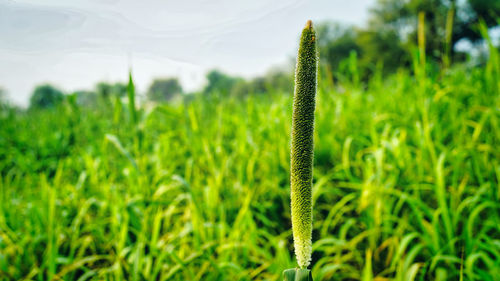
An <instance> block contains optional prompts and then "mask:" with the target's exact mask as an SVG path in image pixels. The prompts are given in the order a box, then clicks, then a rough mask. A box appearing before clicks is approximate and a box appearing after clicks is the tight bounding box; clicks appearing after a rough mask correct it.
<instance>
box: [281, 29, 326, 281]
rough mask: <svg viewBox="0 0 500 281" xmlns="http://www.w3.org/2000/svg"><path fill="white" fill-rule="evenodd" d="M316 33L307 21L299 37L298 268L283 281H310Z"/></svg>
mask: <svg viewBox="0 0 500 281" xmlns="http://www.w3.org/2000/svg"><path fill="white" fill-rule="evenodd" d="M317 60H318V59H317V53H316V34H315V32H314V29H313V26H312V22H311V21H310V20H309V21H307V24H306V26H305V27H304V29H303V30H302V35H301V37H300V45H299V51H298V54H297V66H296V69H295V92H294V97H293V117H292V148H291V168H290V170H291V178H290V190H291V211H292V231H293V242H294V248H295V256H296V257H297V263H298V265H299V268H297V269H287V270H285V271H284V272H283V275H284V280H290V281H291V280H297V281H299V280H312V276H311V272H310V270H309V269H307V267H308V266H309V264H310V262H311V252H312V198H311V194H312V168H313V134H314V108H315V104H316V102H315V99H316V84H317V78H316V77H317V65H318V62H317Z"/></svg>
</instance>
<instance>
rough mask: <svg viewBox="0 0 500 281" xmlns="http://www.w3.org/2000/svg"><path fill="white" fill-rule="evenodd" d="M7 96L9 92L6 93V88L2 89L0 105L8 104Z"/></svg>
mask: <svg viewBox="0 0 500 281" xmlns="http://www.w3.org/2000/svg"><path fill="white" fill-rule="evenodd" d="M6 96H7V92H6V91H5V89H4V88H2V87H0V104H2V103H5V102H6Z"/></svg>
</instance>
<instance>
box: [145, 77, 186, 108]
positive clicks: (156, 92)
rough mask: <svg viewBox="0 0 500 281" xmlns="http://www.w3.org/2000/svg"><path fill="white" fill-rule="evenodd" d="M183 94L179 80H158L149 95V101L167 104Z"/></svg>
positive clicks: (150, 87)
mask: <svg viewBox="0 0 500 281" xmlns="http://www.w3.org/2000/svg"><path fill="white" fill-rule="evenodd" d="M180 94H182V86H181V84H180V83H179V80H178V79H177V78H166V79H156V80H154V81H153V83H152V84H151V86H149V90H148V93H147V96H148V99H149V100H152V101H156V102H166V101H170V100H172V99H173V98H174V97H175V96H178V95H180Z"/></svg>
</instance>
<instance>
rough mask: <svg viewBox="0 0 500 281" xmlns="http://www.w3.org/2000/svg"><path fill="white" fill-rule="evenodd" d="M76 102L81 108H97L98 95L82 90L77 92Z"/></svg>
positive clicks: (75, 93) (75, 94)
mask: <svg viewBox="0 0 500 281" xmlns="http://www.w3.org/2000/svg"><path fill="white" fill-rule="evenodd" d="M73 94H74V96H75V99H76V100H75V102H76V104H77V105H80V106H95V105H96V104H97V100H98V99H97V94H96V93H95V92H93V91H87V90H80V91H75V92H74V93H73Z"/></svg>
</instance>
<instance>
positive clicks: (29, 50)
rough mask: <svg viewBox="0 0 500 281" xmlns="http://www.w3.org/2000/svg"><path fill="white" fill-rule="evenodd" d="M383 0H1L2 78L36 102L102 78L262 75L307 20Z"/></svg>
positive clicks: (357, 20)
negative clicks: (48, 91)
mask: <svg viewBox="0 0 500 281" xmlns="http://www.w3.org/2000/svg"><path fill="white" fill-rule="evenodd" d="M374 2H375V1H374V0H349V1H346V0H314V1H311V0H240V1H235V0H175V1H174V0H163V1H160V0H157V1H153V0H140V1H138V0H86V1H85V0H16V1H14V0H0V87H3V88H4V89H6V90H7V92H8V97H9V99H10V100H11V101H13V102H14V103H15V104H19V105H26V104H27V103H28V99H29V96H30V94H31V92H32V90H33V87H34V86H35V85H37V84H40V83H45V82H49V83H52V84H54V85H57V86H58V87H60V88H62V89H63V90H64V91H66V92H71V91H74V90H78V89H91V88H93V86H94V85H95V84H96V82H98V81H102V80H106V81H110V82H116V81H126V80H127V73H128V69H129V67H131V68H132V71H133V76H134V80H135V82H136V84H137V87H138V90H139V91H145V90H146V89H147V87H148V86H149V84H150V82H151V81H152V79H153V78H155V77H168V76H175V77H178V78H179V79H180V81H181V83H182V85H183V86H184V88H185V89H186V90H188V91H192V90H196V89H199V88H200V87H202V86H203V83H204V82H205V81H204V76H205V74H206V72H207V71H208V70H210V69H212V68H218V69H220V70H223V71H225V72H228V73H231V74H235V75H241V76H245V77H252V76H255V75H258V74H261V73H264V72H265V71H266V70H267V69H269V68H270V67H272V66H274V65H280V64H284V63H286V62H287V60H288V58H289V57H290V56H292V55H293V54H294V52H295V50H296V48H297V39H298V36H299V32H300V30H301V29H302V27H303V26H304V24H305V22H306V20H307V19H312V20H313V22H314V21H316V22H318V21H320V20H333V21H339V22H345V23H351V24H358V25H361V24H363V23H364V22H365V20H366V19H367V13H368V8H369V7H371V5H373V3H374Z"/></svg>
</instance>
